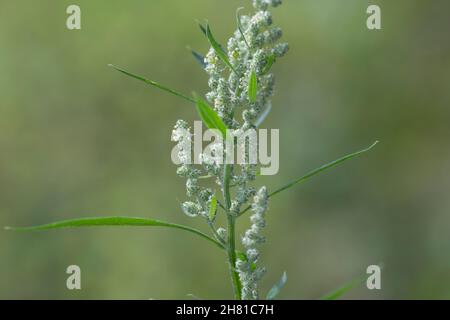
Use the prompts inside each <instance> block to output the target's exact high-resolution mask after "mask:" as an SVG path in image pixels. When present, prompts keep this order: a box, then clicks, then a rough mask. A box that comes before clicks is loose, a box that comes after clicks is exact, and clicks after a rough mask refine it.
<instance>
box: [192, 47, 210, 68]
mask: <svg viewBox="0 0 450 320" xmlns="http://www.w3.org/2000/svg"><path fill="white" fill-rule="evenodd" d="M188 49H189V51H191V54H192V56H193V57H194V59H195V61H197V62H198V63H199V64H200V65H201V66H202V68H203V69H205V68H206V63H205V57H204V56H203V55H201V54H200V53H198V52H197V51H195V50H192V49H191V48H188Z"/></svg>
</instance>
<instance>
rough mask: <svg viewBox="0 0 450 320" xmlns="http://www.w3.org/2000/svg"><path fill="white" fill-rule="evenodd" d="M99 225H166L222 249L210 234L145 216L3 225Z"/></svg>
mask: <svg viewBox="0 0 450 320" xmlns="http://www.w3.org/2000/svg"><path fill="white" fill-rule="evenodd" d="M99 226H134V227H146V226H153V227H168V228H175V229H180V230H184V231H188V232H191V233H193V234H196V235H198V236H200V237H202V238H204V239H206V240H209V241H211V242H212V243H214V244H215V245H217V246H219V247H220V248H222V249H223V245H222V244H221V243H220V242H218V241H217V240H215V239H213V238H211V237H210V236H208V235H206V234H204V233H203V232H201V231H199V230H197V229H194V228H191V227H188V226H184V225H181V224H175V223H170V222H165V221H160V220H154V219H147V218H134V217H92V218H81V219H73V220H64V221H58V222H53V223H49V224H43V225H39V226H32V227H5V229H6V230H14V231H45V230H51V229H60V228H79V227H99Z"/></svg>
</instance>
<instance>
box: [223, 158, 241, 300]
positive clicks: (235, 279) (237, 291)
mask: <svg viewBox="0 0 450 320" xmlns="http://www.w3.org/2000/svg"><path fill="white" fill-rule="evenodd" d="M230 170H231V165H230V164H225V165H224V175H223V186H222V187H223V197H224V200H225V206H226V208H227V219H228V230H227V231H228V246H227V255H228V264H229V268H230V276H231V282H232V284H233V290H234V298H235V299H236V300H241V281H240V280H239V275H238V273H237V272H236V241H235V239H236V235H235V217H234V216H233V215H232V214H231V212H230V208H231V197H230Z"/></svg>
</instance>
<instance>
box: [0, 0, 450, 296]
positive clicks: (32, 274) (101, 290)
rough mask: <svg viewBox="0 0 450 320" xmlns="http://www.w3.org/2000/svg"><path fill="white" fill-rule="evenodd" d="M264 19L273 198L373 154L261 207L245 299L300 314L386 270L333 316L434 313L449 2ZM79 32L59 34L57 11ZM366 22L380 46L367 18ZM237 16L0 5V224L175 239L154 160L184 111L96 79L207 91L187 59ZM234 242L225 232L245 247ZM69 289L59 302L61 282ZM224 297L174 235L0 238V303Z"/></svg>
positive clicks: (192, 244)
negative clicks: (283, 46) (259, 238)
mask: <svg viewBox="0 0 450 320" xmlns="http://www.w3.org/2000/svg"><path fill="white" fill-rule="evenodd" d="M284 2H285V3H284V5H283V6H282V7H280V8H278V9H276V10H275V11H274V19H275V23H276V24H277V25H279V26H281V27H282V28H283V30H284V34H285V37H284V39H285V40H286V41H288V42H289V43H290V46H291V51H290V52H289V54H288V55H287V56H286V57H285V58H284V59H282V60H279V62H278V63H277V65H276V66H275V67H274V71H275V73H276V76H277V81H278V82H277V89H276V94H275V97H274V99H273V102H274V109H273V111H272V114H271V116H270V117H269V120H268V121H267V122H265V124H264V126H265V127H267V128H280V137H281V155H280V161H281V167H280V172H279V174H278V175H277V176H274V177H263V178H262V179H261V180H260V181H259V184H266V185H268V186H269V188H275V187H278V186H280V185H282V184H283V183H284V182H286V181H288V180H291V179H293V178H295V177H297V176H300V175H302V174H303V173H305V172H306V171H308V170H310V169H313V168H315V167H317V166H319V165H321V164H323V163H326V162H328V161H331V160H334V159H335V158H337V157H339V156H342V155H344V154H346V153H349V152H352V151H355V150H357V149H360V148H363V147H366V146H368V145H370V144H371V143H372V142H373V141H375V140H380V141H381V142H380V144H379V145H378V146H377V147H376V149H374V150H373V151H372V152H370V153H369V154H366V155H365V156H363V157H362V158H358V159H357V160H353V161H351V162H347V163H345V164H344V165H342V166H340V167H338V168H336V169H334V170H332V171H329V172H327V173H325V174H323V175H320V176H318V177H315V178H314V179H311V180H310V181H309V182H308V183H307V184H304V185H301V186H298V187H296V188H294V189H291V190H290V191H287V192H285V193H283V194H281V195H279V196H277V197H276V198H273V201H272V202H271V204H270V212H269V213H268V227H267V229H266V235H267V236H268V238H269V240H268V243H267V244H266V245H265V246H264V249H263V252H264V254H263V257H262V264H264V265H266V266H267V267H268V273H267V275H266V277H265V278H264V281H263V282H262V285H261V289H262V293H265V292H267V290H268V289H269V288H270V287H271V285H272V284H273V283H274V282H275V281H276V280H277V279H278V278H279V277H280V275H281V273H282V272H283V271H285V270H286V271H287V274H288V277H289V281H288V283H287V285H286V287H285V288H284V290H283V291H282V293H281V295H280V298H284V299H315V298H318V297H320V296H321V295H323V294H325V293H327V292H328V291H330V290H332V289H334V288H336V287H338V286H340V285H341V284H343V283H345V282H347V281H349V280H351V279H353V278H355V277H358V276H359V275H361V274H363V273H364V272H365V269H366V267H367V266H368V265H370V264H378V263H381V262H382V263H383V264H384V266H385V268H384V269H383V273H382V290H380V291H369V290H367V289H366V288H364V287H360V288H357V289H355V290H353V291H351V292H350V293H348V294H347V295H346V298H367V299H384V298H385V299H416V298H425V299H427V298H438V299H445V298H450V232H449V231H450V213H449V208H450V197H449V196H448V192H449V187H450V179H449V171H450V148H449V146H450V143H449V136H450V129H449V128H450V126H449V120H450V112H449V103H450V99H449V98H450V90H449V89H450V88H449V85H450V82H449V71H450V42H449V30H450V19H449V14H448V12H450V2H449V1H447V0H433V1H421V0H396V1H387V0H385V1H381V0H373V1H366V0H346V1H336V0H301V1H300V0H286V1H284ZM74 3H76V4H78V5H80V7H81V10H82V29H81V30H80V31H69V30H67V29H66V27H65V22H66V18H67V15H66V13H65V11H66V8H67V6H68V5H69V4H74ZM369 4H378V5H380V6H381V9H382V28H383V29H382V30H381V31H369V30H368V29H367V28H366V18H367V14H366V8H367V7H368V5H369ZM240 6H244V7H246V10H245V12H248V11H249V10H250V1H243V0H239V1H238V0H189V1H185V0H165V1H156V0H155V1H139V0H128V1H117V0H116V1H111V0H108V1H107V0H96V1H87V0H77V1H53V0H41V1H39V3H37V2H36V1H31V0H27V1H24V0H21V1H6V0H1V1H0V97H1V98H0V152H1V153H0V225H1V226H6V225H17V226H22V225H33V224H40V223H45V222H49V221H53V220H60V219H68V218H75V217H87V216H102V215H104V216H106V215H108V216H109V215H132V216H143V217H152V218H160V219H163V220H168V221H173V222H178V223H183V224H189V225H192V226H195V227H198V228H201V229H204V230H207V229H206V228H205V225H204V223H203V221H200V220H196V219H190V218H188V217H186V216H184V215H183V214H182V213H181V211H180V209H179V203H180V202H181V201H183V200H184V199H185V194H184V181H183V180H182V179H181V178H178V177H177V176H176V174H175V169H176V168H175V166H174V165H173V164H172V163H171V161H170V151H171V148H172V146H173V143H172V142H171V141H170V134H171V129H172V126H173V124H174V123H175V121H176V120H177V119H179V118H183V119H186V120H189V121H193V120H195V119H196V113H195V112H194V109H193V108H192V107H191V106H189V105H187V104H186V103H185V102H184V101H182V100H178V99H177V98H176V97H172V96H170V95H167V94H165V93H162V92H160V91H157V90H155V89H153V88H150V87H148V86H145V85H144V84H143V83H140V82H138V81H135V80H132V79H130V78H127V77H125V76H123V75H121V74H119V73H117V72H115V71H113V70H112V69H110V68H108V67H107V64H108V63H113V64H115V65H118V66H121V67H124V68H126V69H128V70H130V71H133V72H136V73H139V74H142V75H145V76H147V77H149V78H151V79H155V80H159V81H160V82H162V83H165V84H168V85H170V86H172V87H174V88H177V89H178V90H180V91H182V92H187V93H189V92H191V91H192V90H196V91H197V92H205V91H206V89H207V88H206V80H207V77H206V75H205V74H204V72H203V71H202V70H201V68H200V67H199V65H198V64H197V63H196V62H195V61H194V60H193V59H192V57H191V56H190V54H189V52H188V51H187V50H186V46H190V47H192V48H195V49H196V50H198V51H200V52H205V51H206V50H207V49H208V45H207V43H206V41H205V39H204V37H203V36H202V35H201V33H200V32H199V30H198V27H197V24H196V22H195V20H196V19H198V20H201V21H203V19H205V18H207V19H208V20H209V22H210V23H211V25H212V26H213V28H214V31H215V34H216V37H217V38H218V39H220V40H221V42H222V43H225V40H226V38H227V37H228V36H229V35H230V34H231V32H232V31H233V30H234V29H235V18H234V15H235V10H236V8H237V7H240ZM245 226H246V223H244V224H243V225H242V227H241V228H240V229H239V233H242V232H243V231H244V229H243V228H244V227H245ZM71 264H76V265H79V266H80V267H81V270H82V290H81V291H69V290H67V289H66V286H65V282H66V278H67V275H66V273H65V270H66V268H67V266H68V265H71ZM188 294H194V295H196V296H198V297H201V298H205V299H217V298H230V297H231V288H230V283H229V278H228V270H227V266H226V259H225V256H224V255H223V253H222V252H220V251H219V250H216V248H215V247H213V246H211V245H210V244H209V243H207V242H204V241H202V240H201V239H199V238H197V237H195V236H192V235H190V234H188V233H183V232H179V231H176V230H175V231H172V230H166V229H139V228H138V229H132V228H101V229H78V230H58V231H52V232H44V233H14V232H7V231H3V230H2V231H0V298H3V299H13V298H24V299H38V298H42V299H81V298H86V299H149V298H153V299H189V297H188V296H187V295H188Z"/></svg>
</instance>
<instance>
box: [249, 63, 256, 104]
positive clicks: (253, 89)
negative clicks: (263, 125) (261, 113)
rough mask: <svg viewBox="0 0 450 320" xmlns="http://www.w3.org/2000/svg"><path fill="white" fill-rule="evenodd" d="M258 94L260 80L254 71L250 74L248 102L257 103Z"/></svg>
mask: <svg viewBox="0 0 450 320" xmlns="http://www.w3.org/2000/svg"><path fill="white" fill-rule="evenodd" d="M257 93H258V78H257V77H256V72H255V71H254V70H252V72H251V73H250V79H249V80H248V100H250V102H251V103H255V102H256V95H257Z"/></svg>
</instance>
